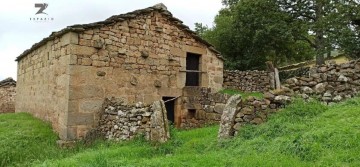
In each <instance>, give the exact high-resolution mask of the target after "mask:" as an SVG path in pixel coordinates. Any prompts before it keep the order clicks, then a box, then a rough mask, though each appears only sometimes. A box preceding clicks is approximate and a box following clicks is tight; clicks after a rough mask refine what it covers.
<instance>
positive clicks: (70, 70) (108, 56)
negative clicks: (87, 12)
mask: <svg viewBox="0 0 360 167" xmlns="http://www.w3.org/2000/svg"><path fill="white" fill-rule="evenodd" d="M16 61H17V62H18V75H17V78H18V81H17V88H16V91H17V97H16V112H30V113H32V114H33V115H34V116H36V117H39V118H41V119H43V120H46V121H49V122H51V124H52V126H53V128H54V130H55V131H56V132H58V133H59V136H60V138H61V139H63V140H72V139H79V138H82V137H84V136H85V135H86V133H87V132H88V131H89V130H90V129H92V128H94V127H96V126H97V125H98V122H99V112H100V111H101V110H102V105H103V102H104V99H105V98H110V97H116V98H122V99H124V101H125V102H126V103H127V104H135V103H137V102H142V103H145V104H151V103H152V102H154V101H156V100H161V99H162V100H171V99H175V100H172V101H170V102H168V103H166V104H167V106H166V108H167V110H168V119H169V120H170V121H172V122H174V124H175V125H176V126H177V127H181V126H182V123H183V122H184V121H183V120H182V119H184V118H187V117H188V115H189V114H190V117H191V116H194V115H197V113H196V112H197V109H201V106H200V107H199V105H196V106H194V105H184V100H185V101H186V99H184V98H182V97H183V95H184V91H183V89H184V88H187V89H186V92H185V94H186V96H187V98H188V96H191V93H189V92H192V91H191V88H194V89H195V90H201V89H198V88H207V89H206V90H210V91H211V92H212V93H213V92H217V91H218V90H220V89H221V88H222V84H223V59H222V57H221V55H220V53H219V52H218V51H216V50H215V49H214V48H213V47H212V45H210V44H209V43H208V42H206V41H204V40H203V39H201V38H200V37H198V36H197V35H196V34H195V33H194V32H193V31H191V30H190V29H189V27H187V26H186V25H184V24H182V21H180V20H179V19H177V18H175V17H173V16H172V14H171V13H170V12H169V11H168V10H167V9H166V7H165V6H164V5H163V4H158V5H155V6H152V7H149V8H145V9H141V10H136V11H133V12H129V13H126V14H120V15H115V16H112V17H110V18H108V19H106V20H105V21H100V22H96V23H90V24H82V25H73V26H68V27H66V28H64V29H62V30H61V31H58V32H53V33H52V34H51V35H50V36H49V37H47V38H44V39H43V40H41V41H40V42H39V43H36V44H34V45H33V46H32V47H31V48H30V49H28V50H26V51H24V53H22V54H21V55H20V56H19V57H18V58H17V59H16Z"/></svg>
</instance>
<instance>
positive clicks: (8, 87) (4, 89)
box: [0, 78, 16, 113]
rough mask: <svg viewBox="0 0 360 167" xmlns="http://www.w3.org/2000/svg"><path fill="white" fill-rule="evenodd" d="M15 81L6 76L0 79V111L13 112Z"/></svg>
mask: <svg viewBox="0 0 360 167" xmlns="http://www.w3.org/2000/svg"><path fill="white" fill-rule="evenodd" d="M15 89H16V81H14V80H13V79H12V78H7V79H4V80H2V81H0V113H8V112H15V96H16V90H15Z"/></svg>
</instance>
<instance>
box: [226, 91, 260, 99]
mask: <svg viewBox="0 0 360 167" xmlns="http://www.w3.org/2000/svg"><path fill="white" fill-rule="evenodd" d="M220 93H224V94H229V95H235V94H240V95H241V96H242V97H244V98H247V97H249V96H254V97H258V98H263V94H262V93H261V92H242V91H239V90H235V89H223V90H221V91H220Z"/></svg>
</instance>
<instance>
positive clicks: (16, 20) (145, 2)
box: [0, 0, 222, 80]
mask: <svg viewBox="0 0 360 167" xmlns="http://www.w3.org/2000/svg"><path fill="white" fill-rule="evenodd" d="M160 2H162V3H164V4H165V5H166V6H167V8H168V10H169V11H170V12H171V13H172V14H173V15H174V16H175V17H177V18H179V19H180V20H182V21H183V22H184V24H186V25H188V26H189V27H190V28H191V29H194V23H195V22H201V23H203V24H206V25H208V26H212V24H213V20H214V17H215V15H216V14H217V12H218V11H219V10H220V9H221V7H222V5H221V0H76V1H75V0H56V1H55V0H47V1H46V0H45V1H43V0H36V1H33V0H10V1H2V2H1V5H0V67H1V68H0V80H2V79H4V78H7V77H12V78H14V79H16V70H17V63H16V62H15V59H16V57H17V56H19V55H20V54H21V53H22V52H23V51H24V50H26V49H29V48H30V47H31V46H32V45H33V44H34V43H36V42H39V41H40V40H41V39H43V38H45V37H47V36H49V35H50V33H51V32H53V31H58V30H61V29H62V28H65V27H66V26H69V25H73V24H84V23H91V22H96V21H101V20H105V19H106V18H108V17H110V16H112V15H117V14H121V13H126V12H130V11H133V10H136V9H142V8H146V7H149V6H153V5H155V4H157V3H160ZM35 3H47V4H48V7H47V8H46V9H45V10H44V12H45V13H47V14H48V15H44V14H38V15H35V13H36V12H37V11H38V10H39V8H35ZM34 17H35V18H37V17H48V18H54V20H53V21H47V22H36V21H31V20H30V18H34Z"/></svg>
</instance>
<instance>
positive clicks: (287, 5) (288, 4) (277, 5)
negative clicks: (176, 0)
mask: <svg viewBox="0 0 360 167" xmlns="http://www.w3.org/2000/svg"><path fill="white" fill-rule="evenodd" d="M222 3H223V5H224V6H225V8H224V9H222V10H220V11H219V14H218V15H217V16H216V17H215V20H214V23H215V26H214V27H212V28H208V27H206V26H203V25H201V24H197V25H196V27H197V32H198V33H199V34H200V35H201V36H202V37H203V38H205V39H207V40H208V41H209V42H210V43H212V44H213V45H215V47H216V48H217V49H218V50H219V51H221V52H222V54H223V55H224V57H225V58H226V59H227V61H226V62H225V65H226V67H227V68H234V69H240V70H247V69H262V68H264V67H265V61H268V60H271V61H273V62H274V64H276V65H284V64H288V63H293V62H298V61H304V60H308V59H312V58H313V57H314V55H316V57H317V63H318V64H323V63H324V54H325V53H327V52H329V51H331V50H333V49H334V48H337V49H342V50H344V51H346V53H348V55H351V56H353V57H356V56H359V55H358V54H359V49H360V47H359V45H360V42H359V29H358V27H356V26H355V25H354V24H351V23H352V22H351V21H352V20H354V18H358V16H359V13H360V12H359V2H356V0H347V1H341V0H299V1H293V0H222Z"/></svg>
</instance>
